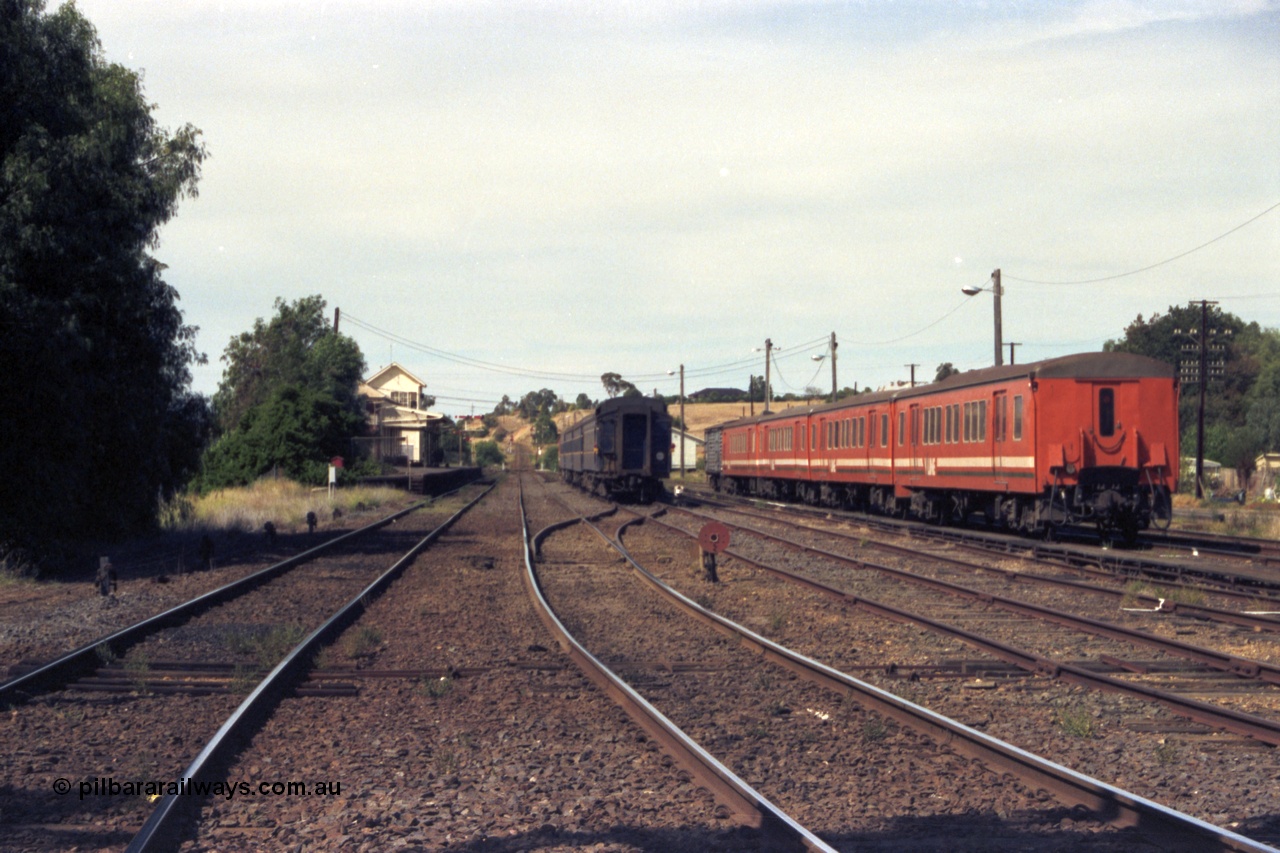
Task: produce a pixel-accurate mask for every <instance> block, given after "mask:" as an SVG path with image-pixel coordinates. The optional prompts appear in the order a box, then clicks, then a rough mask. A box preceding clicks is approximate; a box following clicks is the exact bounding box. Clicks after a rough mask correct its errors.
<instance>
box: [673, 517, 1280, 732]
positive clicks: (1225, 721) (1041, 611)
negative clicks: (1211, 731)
mask: <svg viewBox="0 0 1280 853" xmlns="http://www.w3.org/2000/svg"><path fill="white" fill-rule="evenodd" d="M649 518H651V520H653V521H654V522H655V523H657V524H660V525H662V526H664V527H668V528H670V529H672V530H675V531H677V532H679V533H680V534H682V535H684V536H692V535H693V534H691V533H688V532H687V531H684V530H681V529H680V528H678V527H675V526H673V525H670V524H667V523H666V522H664V521H662V520H661V519H659V518H654V517H652V516H650V517H649ZM739 529H746V530H748V532H750V533H752V534H753V535H757V536H761V537H762V538H766V539H771V540H773V541H776V542H781V543H784V544H787V545H790V546H792V547H795V548H798V549H800V550H803V551H806V552H808V553H811V554H816V555H818V556H821V557H825V558H827V559H831V560H834V561H837V562H842V563H847V564H851V565H855V566H858V567H860V568H868V569H871V570H873V571H878V572H882V573H888V574H890V575H893V576H895V577H901V579H903V580H909V581H911V582H919V583H922V584H923V585H927V586H933V587H937V588H942V589H949V588H955V589H956V590H963V591H964V592H965V593H966V594H967V597H969V598H971V599H972V600H975V601H979V602H982V603H984V604H995V605H997V606H1000V607H1002V609H1006V610H1010V611H1012V612H1020V613H1023V614H1025V615H1033V616H1036V617H1037V618H1046V619H1052V620H1053V621H1056V622H1058V623H1059V624H1063V625H1070V626H1073V627H1076V628H1078V629H1079V630H1088V631H1090V632H1092V633H1103V632H1104V631H1105V632H1107V633H1104V634H1103V635H1104V636H1109V637H1112V638H1113V639H1125V640H1131V641H1133V642H1144V643H1154V641H1155V640H1158V638H1153V637H1151V636H1150V635H1147V634H1139V635H1138V636H1137V637H1130V636H1128V634H1127V633H1125V629H1122V628H1119V627H1118V626H1114V625H1110V624H1109V623H1106V622H1099V621H1098V620H1093V619H1084V618H1083V617H1078V616H1071V615H1070V614H1064V613H1059V612H1058V611H1054V610H1049V609H1048V608H1042V607H1039V606H1038V605H1033V604H1026V603H1023V602H1018V601H1014V600H1013V599H1005V598H1003V597H1001V596H996V595H992V594H990V593H984V592H977V591H975V590H969V589H967V588H966V587H961V586H958V585H957V584H951V583H948V582H947V581H939V580H935V579H933V578H921V577H920V576H919V575H913V574H911V573H910V572H904V571H902V570H901V569H895V568H892V567H891V566H881V565H878V564H876V563H870V562H867V561H864V560H858V559H855V558H853V557H846V556H844V555H842V554H835V553H832V552H830V551H824V550H822V549H820V548H813V547H810V546H807V545H804V544H802V543H795V542H791V541H790V540H787V539H786V538H785V537H780V536H775V535H773V534H769V533H760V532H759V531H755V530H750V529H749V528H739ZM725 553H727V554H730V555H731V556H733V557H736V558H737V559H739V560H742V561H744V562H746V563H748V564H749V565H752V566H755V567H757V568H759V569H761V570H762V571H766V572H769V573H771V574H773V575H776V576H777V577H780V578H783V579H785V580H788V581H791V582H793V583H798V584H801V585H803V586H807V587H809V588H811V589H813V590H816V591H818V592H821V593H823V594H825V595H828V596H831V597H833V598H836V599H839V600H843V601H846V602H848V603H850V604H852V605H855V606H857V607H861V608H863V609H864V610H868V611H870V612H873V613H876V614H878V615H880V616H883V617H885V618H887V619H892V620H894V621H896V622H906V623H912V624H917V625H921V626H924V627H927V628H929V630H931V631H936V632H939V633H942V634H945V635H948V636H952V637H955V638H957V639H960V640H963V641H965V642H966V643H968V644H970V645H972V646H975V647H977V648H980V649H983V650H984V651H986V652H988V653H989V654H992V655H995V656H996V657H998V658H999V659H1000V660H1004V661H1007V662H1009V663H1012V664H1015V665H1017V666H1019V667H1021V668H1023V669H1025V670H1027V671H1028V672H1033V673H1036V674H1037V675H1045V676H1048V677H1051V678H1056V679H1059V680H1062V681H1066V682H1068V683H1072V684H1078V685H1081V686H1084V687H1089V688H1091V689H1095V690H1107V691H1110V692H1113V693H1121V694H1127V695H1130V696H1136V697H1138V698H1141V699H1146V700H1148V701H1152V702H1157V703H1159V704H1161V705H1164V706H1165V707H1166V708H1169V709H1170V710H1172V711H1173V712H1174V713H1177V714H1179V715H1181V716H1183V717H1187V718H1188V719H1192V720H1195V721H1197V722H1201V723H1206V724H1208V725H1212V726H1215V727H1217V728H1220V729H1223V730H1225V731H1229V732H1234V733H1235V734H1239V735H1243V736H1245V737H1251V738H1254V739H1256V740H1258V741H1261V742H1263V743H1268V744H1271V745H1273V746H1280V722H1276V721H1274V720H1268V719H1266V718H1263V717H1258V716H1255V715H1253V714H1246V713H1243V712H1241V711H1233V710H1231V709H1229V708H1220V707H1218V706H1217V705H1211V704H1209V703H1207V702H1199V701H1196V700H1194V699H1186V698H1183V697H1181V696H1177V695H1175V694H1171V693H1166V692H1164V691H1161V690H1156V689H1154V688H1150V687H1146V686H1144V685H1141V684H1135V683H1132V682H1127V681H1120V680H1118V679H1115V678H1112V677H1110V676H1108V675H1103V674H1101V673H1097V672H1093V671H1092V670H1089V669H1086V668H1084V667H1082V666H1077V665H1075V664H1070V663H1065V662H1063V661H1059V660H1055V659H1053V658H1050V657H1046V656H1044V655H1039V654H1036V653H1034V652H1029V651H1025V650H1023V649H1019V648H1016V647H1014V646H1010V645H1008V644H1005V643H1001V642H997V641H995V640H992V639H990V638H988V637H984V636H982V635H981V634H976V633H974V632H972V631H967V630H965V629H963V628H957V627H955V626H952V625H948V624H946V623H945V622H940V621H938V620H936V619H930V618H929V617H927V616H921V615H919V614H917V613H912V612H911V611H909V610H903V609H902V608H899V607H894V606H893V605H890V604H885V603H883V602H879V601H876V600H874V599H870V598H865V597H863V596H860V595H854V594H852V593H849V592H845V591H844V590H841V589H837V588H836V587H832V586H829V585H827V584H824V583H821V582H819V581H815V580H813V579H811V578H807V577H804V576H803V575H797V574H795V573H793V572H788V571H787V570H785V569H779V568H777V567H775V566H769V565H765V564H763V563H760V562H759V561H757V560H753V559H752V558H750V557H748V556H747V555H745V554H743V553H742V552H741V551H739V550H737V549H734V548H730V549H728V550H727V551H726V552H725ZM1090 625H1092V626H1093V627H1092V628H1090V627H1087V626H1090ZM1111 632H1119V633H1111ZM1160 642H1161V643H1174V642H1175V641H1172V640H1160ZM1170 648H1172V647H1170ZM1188 648H1189V649H1197V647H1195V646H1189V647H1188ZM1199 651H1202V652H1204V653H1205V655H1206V657H1208V656H1213V655H1216V656H1218V657H1219V658H1221V657H1230V656H1222V655H1220V654H1219V653H1217V652H1212V651H1211V650H1208V649H1204V650H1199ZM1232 660H1234V661H1235V664H1234V665H1235V666H1236V669H1231V668H1229V667H1230V665H1231V664H1230V663H1229V664H1228V668H1227V669H1225V671H1228V672H1231V673H1232V674H1235V675H1243V676H1251V677H1258V676H1259V675H1260V673H1261V667H1262V664H1260V663H1259V662H1258V661H1244V660H1239V659H1232ZM1200 662H1204V661H1200Z"/></svg>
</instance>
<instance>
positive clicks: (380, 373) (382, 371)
mask: <svg viewBox="0 0 1280 853" xmlns="http://www.w3.org/2000/svg"><path fill="white" fill-rule="evenodd" d="M393 371H398V372H400V373H403V374H404V375H405V376H406V377H407V378H409V379H410V380H412V381H413V382H414V383H415V384H417V385H420V386H422V387H423V388H425V387H427V383H425V382H423V381H422V380H421V379H419V378H418V377H416V376H414V375H413V374H412V373H410V372H409V370H408V369H407V368H405V366H404V365H402V364H400V363H399V362H397V361H393V362H391V363H390V364H388V365H387V366H386V367H382V368H379V369H378V370H377V371H375V372H374V373H373V375H372V376H370V377H369V378H368V379H366V380H364V383H365V384H366V385H368V386H370V387H376V386H375V383H376V382H377V381H378V380H380V379H384V378H385V377H386V375H387V374H389V373H391V372H393Z"/></svg>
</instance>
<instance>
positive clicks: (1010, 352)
mask: <svg viewBox="0 0 1280 853" xmlns="http://www.w3.org/2000/svg"><path fill="white" fill-rule="evenodd" d="M1006 346H1008V347H1009V363H1010V364H1017V363H1018V362H1016V361H1014V360H1013V348H1014V347H1020V346H1022V344H1015V343H1014V342H1013V341H1010V342H1009V343H1008V344H1006Z"/></svg>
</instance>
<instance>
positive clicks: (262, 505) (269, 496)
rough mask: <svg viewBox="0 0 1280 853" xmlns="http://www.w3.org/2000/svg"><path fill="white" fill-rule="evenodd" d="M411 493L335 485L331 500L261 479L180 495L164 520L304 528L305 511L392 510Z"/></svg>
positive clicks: (184, 525)
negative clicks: (236, 486)
mask: <svg viewBox="0 0 1280 853" xmlns="http://www.w3.org/2000/svg"><path fill="white" fill-rule="evenodd" d="M413 498H414V496H413V495H410V494H408V493H406V492H405V491H403V490H401V489H390V488H385V487H365V486H355V487H348V488H343V489H336V490H334V493H333V498H332V500H331V499H330V498H329V491H328V489H313V488H311V487H308V486H303V485H300V484H298V483H295V482H293V481H291V480H277V479H263V480H259V481H258V482H256V483H254V484H253V485H252V486H248V487H246V488H239V489H219V490H218V491H215V492H210V493H209V494H207V495H204V496H203V497H183V498H179V502H180V503H181V504H182V506H181V507H180V508H176V509H171V510H170V511H169V512H167V513H166V514H165V515H166V518H165V527H166V529H168V530H171V531H175V532H180V531H191V530H209V529H214V530H239V531H242V532H250V531H258V530H261V529H262V526H263V524H265V523H266V522H268V521H270V522H271V523H272V524H274V525H275V526H276V529H277V530H280V531H281V532H284V531H285V530H288V529H294V530H305V529H306V527H307V513H308V512H314V513H315V514H316V516H317V518H318V519H321V520H329V519H331V518H333V511H334V509H339V510H341V511H342V513H343V514H344V515H345V514H349V513H353V512H362V511H369V510H379V509H383V508H394V507H398V506H403V505H406V504H408V503H409V502H411V501H412V500H413Z"/></svg>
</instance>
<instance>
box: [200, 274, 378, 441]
mask: <svg viewBox="0 0 1280 853" xmlns="http://www.w3.org/2000/svg"><path fill="white" fill-rule="evenodd" d="M275 310H276V313H275V316H273V317H272V318H271V320H270V321H265V320H263V319H262V318H261V317H259V318H258V319H257V320H255V321H254V324H253V329H251V330H250V331H248V332H242V333H240V334H239V335H237V336H236V337H234V338H232V339H231V342H230V343H228V344H227V348H226V350H225V351H224V352H223V354H222V361H223V362H225V363H226V367H225V368H223V371H222V381H221V382H220V383H218V391H217V393H216V394H214V395H213V406H214V411H216V412H217V414H218V423H219V425H220V427H221V428H222V429H223V430H230V429H233V428H235V426H236V425H237V424H239V423H240V420H241V418H243V417H244V415H245V413H246V412H248V411H249V410H250V409H252V408H253V407H254V406H257V405H259V404H260V403H262V402H264V401H265V400H266V399H267V398H268V397H270V396H271V395H272V394H273V393H274V392H275V390H276V389H277V388H281V387H283V386H286V385H304V386H306V387H308V388H313V389H316V390H319V391H324V392H326V393H328V394H329V395H330V396H332V397H333V398H334V399H336V400H338V401H339V402H341V403H343V404H345V405H347V406H348V407H349V408H351V409H352V410H353V411H356V410H358V409H359V402H358V401H357V399H356V388H357V387H358V385H359V382H360V377H361V376H362V375H363V374H364V371H365V362H364V356H363V355H362V354H361V352H360V347H359V346H358V345H357V344H356V342H355V341H354V340H352V339H351V338H348V337H346V336H345V335H340V334H336V333H335V332H334V331H333V330H332V329H331V327H330V326H329V324H328V321H327V320H326V318H325V301H324V298H323V297H321V296H319V295H318V294H317V295H315V296H307V297H303V298H302V299H298V300H296V301H294V302H293V303H288V302H285V301H284V300H283V299H280V298H278V297H277V298H276V301H275Z"/></svg>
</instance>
